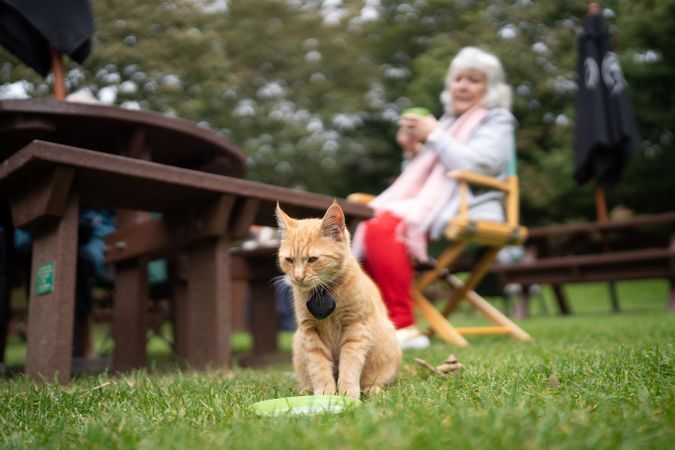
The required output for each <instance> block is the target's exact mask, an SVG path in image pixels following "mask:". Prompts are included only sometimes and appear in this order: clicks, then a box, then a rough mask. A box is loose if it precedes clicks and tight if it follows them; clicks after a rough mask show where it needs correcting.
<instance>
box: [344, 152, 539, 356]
mask: <svg viewBox="0 0 675 450" xmlns="http://www.w3.org/2000/svg"><path fill="white" fill-rule="evenodd" d="M507 174H508V177H507V179H506V180H504V181H501V180H498V179H496V178H493V177H490V176H487V175H483V174H480V173H476V172H470V171H461V170H454V171H451V172H449V173H448V176H449V177H450V178H453V179H455V180H457V182H458V188H459V195H460V203H459V214H458V215H457V217H455V218H453V219H452V220H450V222H449V223H448V225H447V227H446V229H445V232H444V235H445V238H447V239H448V240H449V241H450V244H449V246H448V247H447V248H446V249H444V250H443V251H442V252H441V254H440V255H439V256H438V258H437V259H436V261H435V263H434V265H433V267H432V268H430V269H428V270H424V271H422V272H421V273H419V275H418V276H417V277H416V279H415V281H414V283H413V288H412V297H413V300H414V302H415V307H416V308H417V310H418V311H419V312H420V313H421V314H422V316H423V317H424V318H425V319H426V321H427V322H428V323H429V326H430V332H429V334H432V333H436V334H437V335H438V336H439V337H440V338H441V339H443V340H444V341H446V342H448V343H450V344H455V345H459V346H467V345H469V343H468V342H467V340H466V339H465V338H464V336H469V335H490V334H508V335H509V336H511V337H512V338H514V339H517V340H520V341H527V340H530V339H531V337H530V336H529V335H528V334H527V333H526V332H525V331H524V330H523V329H521V328H520V327H519V326H518V325H516V324H515V323H513V322H512V321H511V320H509V318H508V317H506V316H505V315H504V314H502V312H501V311H499V310H498V309H497V308H495V307H494V306H492V305H491V304H490V303H489V302H488V301H487V300H485V299H484V298H483V297H481V296H480V295H478V293H476V292H475V291H474V288H475V287H476V286H477V285H478V284H479V283H480V281H481V280H482V279H483V277H484V276H485V274H486V273H487V272H488V270H489V269H490V266H491V265H492V264H493V262H494V260H495V258H496V256H497V253H499V251H500V250H501V249H502V248H504V247H505V246H507V245H519V244H522V243H523V242H524V241H525V239H526V238H527V228H525V227H524V226H522V225H520V224H519V223H518V216H519V188H518V176H517V175H516V163H515V154H514V155H513V157H512V158H511V161H509V164H508V169H507ZM469 186H477V187H481V188H484V189H492V190H498V191H501V192H503V193H504V194H505V195H504V209H505V213H506V222H505V223H504V222H492V221H484V220H472V219H471V218H469V205H468V193H469V189H470V187H469ZM368 197H370V198H371V199H372V196H367V194H352V195H351V196H349V197H348V199H350V200H353V201H361V202H365V201H367V200H368ZM470 246H471V247H475V246H480V247H484V248H485V251H484V253H483V255H482V257H481V258H480V260H479V261H478V263H477V264H476V266H475V267H474V268H473V270H472V271H471V273H470V274H469V277H468V279H467V280H466V282H464V283H463V282H462V281H460V280H459V278H457V277H456V276H454V275H452V273H451V272H450V269H451V267H452V265H453V263H454V262H455V261H456V260H457V258H458V257H459V256H460V255H461V254H462V253H463V252H464V251H465V250H467V248H468V247H470ZM439 279H440V280H443V281H444V282H445V283H447V285H448V286H449V287H450V298H449V299H448V302H447V304H446V305H445V307H444V308H443V309H442V310H440V311H439V310H438V309H437V308H436V307H435V306H434V305H433V304H432V303H431V302H430V301H429V300H428V299H427V298H426V297H425V296H424V291H425V289H426V288H428V287H429V286H430V285H431V284H432V283H434V282H435V281H436V280H439ZM462 299H466V300H467V301H468V302H469V303H470V304H471V306H473V307H474V308H475V309H476V310H477V311H479V312H480V313H481V314H482V315H483V316H485V317H486V318H487V319H488V320H489V321H491V322H492V323H493V324H494V326H483V327H465V328H459V327H454V326H453V325H452V324H451V323H450V321H449V320H448V319H447V317H448V316H449V315H450V314H452V313H453V312H454V311H455V310H456V309H457V306H458V305H459V303H460V301H461V300H462Z"/></svg>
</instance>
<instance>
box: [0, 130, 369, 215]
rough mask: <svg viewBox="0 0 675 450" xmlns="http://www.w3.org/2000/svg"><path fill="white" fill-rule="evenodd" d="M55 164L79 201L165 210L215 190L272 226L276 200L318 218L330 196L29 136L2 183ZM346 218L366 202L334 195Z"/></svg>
mask: <svg viewBox="0 0 675 450" xmlns="http://www.w3.org/2000/svg"><path fill="white" fill-rule="evenodd" d="M54 165H65V166H72V167H75V168H77V172H78V185H79V186H80V187H79V189H80V192H81V201H82V202H83V203H87V204H91V205H92V206H103V205H105V206H106V207H114V208H127V209H137V210H147V211H159V212H166V211H171V210H175V209H176V208H177V207H181V206H188V205H190V204H194V203H197V202H200V201H203V200H208V199H209V198H211V197H213V196H214V195H217V194H230V195H235V196H237V197H238V198H250V199H257V200H259V201H260V207H259V208H258V210H257V213H256V216H255V220H254V222H255V223H256V224H258V225H267V226H276V222H275V219H274V214H273V211H274V206H275V205H276V202H277V201H280V202H281V203H282V204H283V205H284V209H285V210H288V211H289V213H291V212H293V214H294V215H296V216H297V217H303V216H304V217H320V216H321V215H322V214H323V213H324V212H325V210H326V209H327V208H328V206H330V204H331V203H332V201H333V197H330V196H326V195H319V194H314V193H309V192H303V191H299V190H296V189H289V188H284V187H280V186H274V185H269V184H265V183H259V182H254V181H249V180H243V179H239V178H232V177H226V176H222V175H212V174H208V173H203V172H196V171H191V170H186V169H181V168H177V167H170V166H165V165H162V164H156V163H153V162H148V161H139V160H135V159H131V158H125V157H121V156H117V155H109V154H104V153H100V152H93V151H88V150H83V149H78V148H75V147H71V146H64V145H59V144H54V143H49V142H42V141H33V142H32V143H31V144H29V145H28V146H27V147H25V148H24V149H22V150H21V151H20V152H18V153H16V154H14V155H12V156H11V157H10V158H8V159H7V160H6V161H5V162H4V164H3V166H2V167H0V180H3V184H5V185H11V184H13V183H19V182H20V180H26V179H27V178H29V177H30V178H34V177H40V176H42V174H43V173H44V171H45V170H48V168H49V167H52V166H54ZM338 203H339V204H340V206H341V207H342V208H343V211H344V213H345V215H346V217H347V218H348V219H349V220H352V219H353V218H359V219H367V218H370V217H372V214H373V212H372V210H371V209H370V208H369V207H368V206H365V205H361V204H358V203H353V202H347V201H344V200H338Z"/></svg>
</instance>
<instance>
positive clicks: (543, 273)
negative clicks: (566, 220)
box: [491, 212, 675, 318]
mask: <svg viewBox="0 0 675 450" xmlns="http://www.w3.org/2000/svg"><path fill="white" fill-rule="evenodd" d="M491 271H492V273H494V274H496V275H497V276H498V277H499V279H500V280H501V282H502V283H503V284H506V283H519V284H521V285H523V286H524V287H525V289H523V295H522V296H520V297H519V300H518V302H517V304H516V309H515V316H516V317H517V318H522V317H524V316H526V315H527V309H528V297H527V287H528V286H529V285H532V284H551V286H552V287H553V291H554V294H555V296H556V300H557V302H558V307H559V309H560V312H561V313H562V314H569V313H570V312H571V309H570V307H569V303H568V302H567V299H566V298H565V295H564V292H563V290H562V285H563V284H565V283H579V282H591V281H608V282H610V285H609V286H610V294H611V298H612V308H613V309H614V310H615V311H618V301H617V296H616V291H615V284H614V283H615V282H616V281H621V280H639V279H650V278H665V279H667V280H669V281H670V286H671V289H670V295H669V300H668V308H669V309H670V310H675V212H668V213H662V214H654V215H649V216H641V217H635V218H630V219H624V220H616V221H610V222H606V223H584V224H569V225H557V226H549V227H538V228H530V236H529V238H528V240H527V242H526V244H525V257H524V259H523V261H521V262H518V263H509V264H496V265H495V266H493V267H492V269H491Z"/></svg>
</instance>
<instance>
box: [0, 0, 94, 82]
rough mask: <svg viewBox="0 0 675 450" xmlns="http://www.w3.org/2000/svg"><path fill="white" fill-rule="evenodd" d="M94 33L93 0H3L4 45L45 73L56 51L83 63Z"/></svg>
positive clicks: (0, 34)
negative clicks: (91, 3) (90, 2)
mask: <svg viewBox="0 0 675 450" xmlns="http://www.w3.org/2000/svg"><path fill="white" fill-rule="evenodd" d="M93 33H94V16H93V14H92V10H91V5H90V4H89V0H0V44H2V45H3V46H4V47H5V48H6V49H7V50H9V51H10V52H11V53H12V54H13V55H14V56H16V57H17V58H19V59H20V60H21V61H22V62H23V63H25V64H26V65H28V66H29V67H31V68H33V69H34V70H35V71H36V72H38V73H39V74H40V75H42V76H47V74H48V73H49V70H50V68H51V63H52V59H51V58H52V50H57V51H58V52H59V53H61V54H64V55H68V56H70V57H71V58H72V59H73V60H75V61H77V62H78V63H82V62H83V61H84V60H85V59H86V58H87V56H89V53H90V52H91V36H92V34H93Z"/></svg>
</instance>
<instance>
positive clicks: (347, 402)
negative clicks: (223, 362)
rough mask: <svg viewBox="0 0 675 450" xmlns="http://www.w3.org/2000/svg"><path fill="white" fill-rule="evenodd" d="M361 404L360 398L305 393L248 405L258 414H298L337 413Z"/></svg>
mask: <svg viewBox="0 0 675 450" xmlns="http://www.w3.org/2000/svg"><path fill="white" fill-rule="evenodd" d="M360 404H361V400H359V399H357V398H352V397H343V396H339V395H306V396H302V397H282V398H275V399H272V400H264V401H262V402H258V403H254V404H252V405H251V406H250V408H251V410H252V411H253V412H255V413H256V414H257V415H259V416H286V415H288V416H300V415H313V414H324V413H330V414H339V413H341V412H342V411H345V410H347V409H349V408H354V407H356V406H359V405H360Z"/></svg>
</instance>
